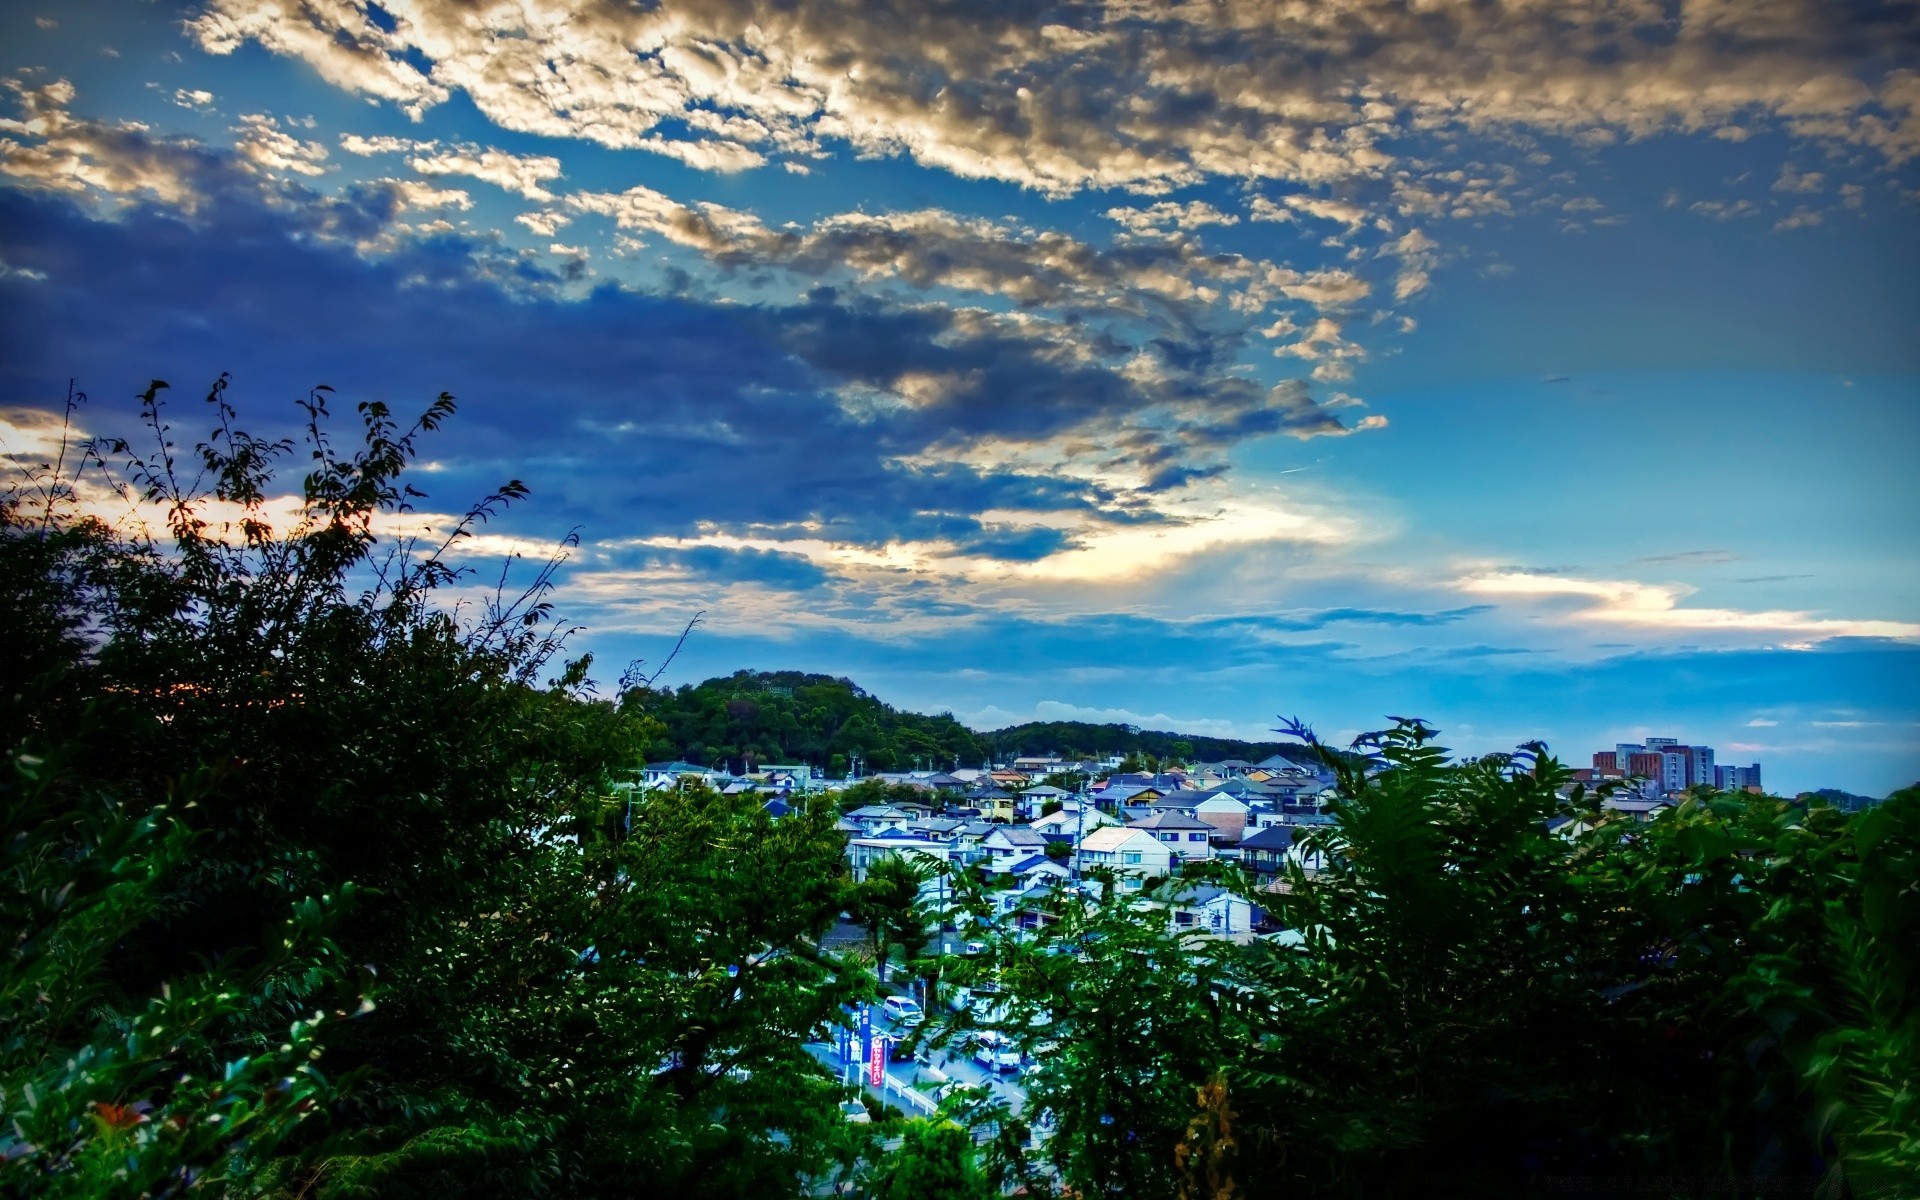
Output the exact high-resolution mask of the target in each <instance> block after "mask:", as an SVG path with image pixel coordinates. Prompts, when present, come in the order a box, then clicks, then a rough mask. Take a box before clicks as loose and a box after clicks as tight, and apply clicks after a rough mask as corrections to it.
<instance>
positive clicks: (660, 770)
mask: <svg viewBox="0 0 1920 1200" xmlns="http://www.w3.org/2000/svg"><path fill="white" fill-rule="evenodd" d="M722 778H723V776H722V775H721V774H720V772H718V771H716V770H713V769H712V768H711V767H703V766H701V765H700V764H699V763H690V762H683V761H681V760H679V759H675V760H674V761H672V762H657V763H648V764H647V765H646V766H644V767H641V768H640V783H641V785H642V786H644V787H648V788H655V787H670V786H672V785H673V784H676V783H678V782H680V781H681V780H682V779H690V780H694V781H696V782H699V783H707V784H714V783H718V782H719V781H720V780H721V779H722Z"/></svg>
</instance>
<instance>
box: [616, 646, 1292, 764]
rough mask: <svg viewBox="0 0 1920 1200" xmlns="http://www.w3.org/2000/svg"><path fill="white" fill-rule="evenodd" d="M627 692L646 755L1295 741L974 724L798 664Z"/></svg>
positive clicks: (1244, 746) (903, 756)
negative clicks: (643, 717)
mask: <svg viewBox="0 0 1920 1200" xmlns="http://www.w3.org/2000/svg"><path fill="white" fill-rule="evenodd" d="M626 703H627V704H628V705H629V706H630V707H632V708H634V709H636V710H638V711H643V712H645V713H646V714H647V715H648V716H650V717H652V718H653V719H654V720H656V721H658V722H659V723H660V725H661V727H662V732H661V734H660V735H659V736H658V737H657V738H656V739H654V740H653V741H652V742H650V743H649V744H648V746H647V754H648V756H649V757H650V758H653V759H672V758H678V759H684V760H686V761H688V762H695V763H700V764H702V765H703V766H722V765H727V766H731V767H732V768H733V769H735V770H744V769H745V768H746V767H748V766H750V765H754V764H767V763H811V764H812V765H813V766H815V767H819V768H821V769H822V770H825V771H827V772H829V773H830V774H833V775H839V774H842V773H844V772H845V771H846V770H847V769H848V768H849V767H850V766H851V765H852V764H853V762H854V760H855V756H856V755H857V756H858V757H859V761H860V762H861V764H862V766H863V768H864V769H865V770H867V771H908V770H914V769H923V770H952V769H954V768H957V767H978V766H981V765H982V764H984V763H985V762H986V761H987V760H988V758H989V757H992V758H994V759H997V760H998V761H1001V762H1005V761H1008V760H1010V759H1012V758H1015V757H1017V756H1019V755H1026V754H1031V755H1043V754H1058V755H1060V756H1062V757H1064V758H1105V757H1107V756H1109V755H1117V756H1122V757H1124V756H1127V755H1135V754H1137V755H1151V756H1152V757H1153V758H1155V759H1157V760H1160V761H1174V760H1179V761H1192V760H1200V761H1217V760H1219V759H1223V758H1243V759H1247V760H1249V761H1258V760H1260V759H1263V758H1266V757H1267V756H1269V755H1272V754H1277V753H1288V752H1293V753H1298V751H1299V746H1298V745H1297V744H1293V745H1290V744H1288V743H1282V742H1247V741H1239V740H1237V739H1233V738H1217V737H1207V736H1204V735H1200V734H1191V733H1175V732H1169V731H1164V730H1152V729H1141V728H1139V727H1137V726H1133V725H1120V724H1108V725H1096V724H1092V723H1089V722H1085V721H1032V722H1028V723H1026V724H1023V725H1011V726H1008V727H1007V728H1005V729H996V730H993V731H991V732H985V733H982V732H976V731H974V730H971V729H968V728H967V727H966V726H964V725H962V724H961V723H960V722H959V721H958V720H956V719H955V718H954V716H953V714H952V713H936V714H933V715H931V716H929V715H923V714H921V713H914V712H907V711H905V710H903V709H898V708H895V707H893V706H892V705H890V704H887V703H885V702H884V701H882V700H881V699H879V697H877V696H874V695H873V694H872V693H870V692H868V691H867V690H866V689H864V688H862V687H860V686H859V685H858V684H856V683H854V682H853V681H852V680H851V679H845V678H836V677H834V676H830V675H814V674H807V673H805V672H801V671H736V672H734V673H733V674H732V675H726V676H721V677H719V678H715V679H709V680H707V681H706V682H704V683H700V684H689V685H686V686H683V687H679V688H660V689H657V690H642V691H636V692H630V693H628V695H627V698H626Z"/></svg>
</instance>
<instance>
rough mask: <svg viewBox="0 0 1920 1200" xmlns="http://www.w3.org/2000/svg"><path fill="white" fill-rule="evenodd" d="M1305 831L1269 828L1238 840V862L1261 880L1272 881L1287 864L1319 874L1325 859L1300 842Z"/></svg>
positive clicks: (1277, 827) (1288, 828) (1287, 827)
mask: <svg viewBox="0 0 1920 1200" xmlns="http://www.w3.org/2000/svg"><path fill="white" fill-rule="evenodd" d="M1305 836H1306V831H1305V830H1302V829H1300V828H1299V827H1298V826H1294V825H1269V826H1267V827H1266V828H1264V829H1261V830H1258V831H1257V832H1254V833H1250V834H1248V835H1247V836H1246V837H1244V838H1241V839H1240V862H1241V864H1242V865H1244V866H1245V867H1246V868H1247V870H1249V871H1251V872H1253V874H1254V875H1256V876H1257V877H1259V878H1261V879H1272V878H1275V877H1277V876H1279V875H1281V874H1283V873H1285V871H1286V869H1287V864H1288V863H1289V862H1292V863H1298V864H1299V865H1300V867H1301V868H1302V869H1303V870H1307V871H1318V870H1320V868H1321V867H1322V866H1324V865H1325V862H1326V859H1325V856H1324V855H1322V854H1321V852H1320V851H1318V850H1308V849H1307V848H1306V847H1305V846H1304V844H1303V843H1302V841H1301V839H1302V838H1304V837H1305Z"/></svg>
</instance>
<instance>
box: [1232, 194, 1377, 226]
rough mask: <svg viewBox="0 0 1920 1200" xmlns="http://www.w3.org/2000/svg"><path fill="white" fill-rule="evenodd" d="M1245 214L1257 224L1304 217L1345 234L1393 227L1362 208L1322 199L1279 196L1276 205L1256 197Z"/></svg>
mask: <svg viewBox="0 0 1920 1200" xmlns="http://www.w3.org/2000/svg"><path fill="white" fill-rule="evenodd" d="M1247 215H1248V216H1249V217H1251V218H1252V219H1254V220H1256V221H1291V220H1293V219H1294V218H1295V217H1296V216H1297V215H1305V216H1309V217H1313V218H1315V219H1316V220H1321V221H1330V222H1332V223H1334V224H1336V225H1344V226H1346V229H1347V232H1348V233H1352V232H1353V231H1355V230H1357V229H1359V228H1360V227H1361V226H1363V225H1372V226H1375V227H1376V228H1378V229H1380V230H1381V231H1382V232H1386V231H1390V230H1391V229H1392V228H1393V222H1392V221H1390V220H1388V219H1387V218H1386V217H1381V216H1375V215H1374V214H1373V213H1372V212H1371V211H1369V210H1368V209H1367V208H1365V207H1364V206H1362V205H1359V204H1355V203H1353V202H1352V201H1349V200H1337V199H1333V198H1331V197H1325V196H1303V195H1292V196H1282V197H1281V198H1280V199H1279V200H1278V201H1277V202H1276V201H1273V200H1269V199H1268V198H1267V197H1265V196H1255V197H1253V199H1252V200H1250V201H1248V202H1247Z"/></svg>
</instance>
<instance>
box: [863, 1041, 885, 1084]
mask: <svg viewBox="0 0 1920 1200" xmlns="http://www.w3.org/2000/svg"><path fill="white" fill-rule="evenodd" d="M886 1076H887V1043H886V1039H884V1038H875V1039H874V1040H873V1054H872V1056H871V1057H869V1058H868V1059H867V1082H868V1083H870V1084H872V1085H873V1086H875V1087H879V1086H880V1081H881V1080H882V1079H885V1078H886Z"/></svg>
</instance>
